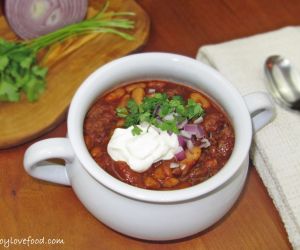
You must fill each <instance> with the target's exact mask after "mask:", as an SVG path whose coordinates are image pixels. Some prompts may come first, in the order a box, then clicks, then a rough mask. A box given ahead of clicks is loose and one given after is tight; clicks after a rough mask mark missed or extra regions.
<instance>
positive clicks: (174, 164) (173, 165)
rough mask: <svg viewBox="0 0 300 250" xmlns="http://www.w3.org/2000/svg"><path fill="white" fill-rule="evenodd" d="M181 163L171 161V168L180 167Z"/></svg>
mask: <svg viewBox="0 0 300 250" xmlns="http://www.w3.org/2000/svg"><path fill="white" fill-rule="evenodd" d="M179 166H180V165H179V163H177V162H171V163H170V168H178V167H179Z"/></svg>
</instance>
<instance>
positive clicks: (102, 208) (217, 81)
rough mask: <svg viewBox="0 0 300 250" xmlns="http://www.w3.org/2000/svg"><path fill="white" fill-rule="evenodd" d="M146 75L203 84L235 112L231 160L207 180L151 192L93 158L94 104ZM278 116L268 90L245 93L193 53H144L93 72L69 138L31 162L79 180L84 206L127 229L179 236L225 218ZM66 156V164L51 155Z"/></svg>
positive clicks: (38, 171) (42, 145) (36, 151)
mask: <svg viewBox="0 0 300 250" xmlns="http://www.w3.org/2000/svg"><path fill="white" fill-rule="evenodd" d="M143 79H163V80H168V81H173V82H180V83H185V84H188V85H191V86H193V87H196V88H199V89H201V90H202V91H204V92H205V93H207V94H208V95H209V96H211V97H213V99H215V100H216V101H217V102H218V103H219V104H220V105H221V106H222V107H223V108H224V109H225V111H226V112H227V114H228V115H229V117H230V119H231V121H232V124H233V127H234V132H235V146H234V150H233V153H232V156H231V157H230V159H229V161H228V163H227V164H226V165H225V166H224V167H223V168H222V169H221V170H220V171H219V172H218V173H217V174H216V175H215V176H213V177H211V178H210V179H208V180H207V181H205V182H203V183H201V184H198V185H195V186H193V187H189V188H186V189H181V190H175V191H152V190H145V189H140V188H137V187H133V186H130V185H128V184H125V183H123V182H121V181H119V180H117V179H115V178H114V177H112V176H110V175H109V174H108V173H106V172H105V171H104V170H102V168H101V167H99V166H98V165H97V163H96V162H95V161H94V160H93V158H92V157H91V156H90V154H89V152H88V150H87V148H86V146H85V143H84V139H83V121H84V118H85V115H86V113H87V111H88V109H89V107H90V106H91V105H92V104H93V102H94V101H95V99H96V98H97V97H98V96H99V95H100V94H101V93H103V92H104V91H107V90H108V89H110V88H113V87H114V86H116V85H119V84H123V83H126V82H132V81H137V80H143ZM273 116H274V112H273V105H272V103H271V101H270V99H269V98H268V96H267V95H266V94H264V93H260V92H257V93H252V94H249V95H247V96H244V97H242V96H241V95H240V94H239V93H238V91H237V90H236V89H235V88H234V87H233V86H232V85H231V84H230V83H229V82H228V81H227V80H226V79H224V78H223V77H222V76H221V75H220V74H219V73H218V72H217V71H215V70H214V69H212V68H210V67H209V66H207V65H204V64H202V63H201V62H199V61H196V60H194V59H192V58H188V57H185V56H181V55H176V54H168V53H141V54H134V55H130V56H126V57H123V58H120V59H117V60H115V61H112V62H110V63H108V64H106V65H104V66H102V67H101V68H99V69H98V70H96V71H95V72H94V73H93V74H91V75H90V76H89V77H88V78H87V79H86V80H85V81H84V82H83V84H82V85H81V86H80V88H79V89H78V91H77V92H76V94H75V96H74V98H73V100H72V102H71V105H70V109H69V113H68V121H67V123H68V136H67V138H52V139H47V140H43V141H39V142H37V143H35V144H33V145H32V146H30V147H29V148H28V149H27V151H26V153H25V157H24V166H25V169H26V171H27V172H28V174H30V175H31V176H33V177H35V178H38V179H41V180H46V181H50V182H54V183H59V184H63V185H70V186H72V188H73V190H74V192H75V193H76V195H77V196H78V198H79V199H80V201H81V202H82V203H83V204H84V205H85V207H86V208H87V209H88V210H89V211H90V212H91V213H92V214H93V215H94V216H95V217H96V218H98V219H99V220H100V221H101V222H103V223H104V224H106V225H107V226H109V227H111V228H112V229H114V230H116V231H118V232H121V233H123V234H125V235H128V236H132V237H135V238H140V239H147V240H172V239H178V238H183V237H186V236H190V235H193V234H195V233H197V232H200V231H202V230H204V229H206V228H207V227H209V226H211V225H213V224H214V223H215V222H217V221H218V220H219V219H220V218H222V217H223V216H224V215H225V214H226V213H227V212H228V210H229V209H230V208H231V207H232V206H233V204H234V203H235V201H236V200H237V198H238V197H239V194H240V192H241V190H242V188H243V185H244V183H245V179H246V175H247V169H248V164H249V157H248V155H249V149H250V145H251V140H252V135H253V132H256V131H257V130H259V129H260V128H262V127H263V126H265V125H266V124H267V123H268V122H270V121H271V119H272V118H273ZM53 158H61V159H63V160H65V165H59V164H55V163H51V162H50V161H47V160H49V159H53Z"/></svg>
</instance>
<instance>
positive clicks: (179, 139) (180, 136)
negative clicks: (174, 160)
mask: <svg viewBox="0 0 300 250" xmlns="http://www.w3.org/2000/svg"><path fill="white" fill-rule="evenodd" d="M177 138H178V143H179V145H180V146H181V147H183V148H184V147H185V145H186V141H185V139H184V137H183V136H182V135H177Z"/></svg>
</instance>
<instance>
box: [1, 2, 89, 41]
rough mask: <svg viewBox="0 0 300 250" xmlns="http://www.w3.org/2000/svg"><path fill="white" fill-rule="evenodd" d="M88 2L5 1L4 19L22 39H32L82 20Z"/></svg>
mask: <svg viewBox="0 0 300 250" xmlns="http://www.w3.org/2000/svg"><path fill="white" fill-rule="evenodd" d="M87 7H88V0H6V1H5V3H4V8H5V15H6V19H7V21H8V23H9V25H10V27H11V28H12V29H13V31H14V32H15V33H16V34H17V35H18V36H19V37H21V38H22V39H32V38H36V37H39V36H41V35H44V34H47V33H50V32H52V31H55V30H57V29H59V28H62V27H64V26H66V25H69V24H72V23H76V22H80V21H82V20H83V19H84V17H85V15H86V12H87Z"/></svg>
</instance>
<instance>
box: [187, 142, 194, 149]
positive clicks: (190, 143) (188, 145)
mask: <svg viewBox="0 0 300 250" xmlns="http://www.w3.org/2000/svg"><path fill="white" fill-rule="evenodd" d="M186 147H187V148H188V149H189V150H191V149H192V148H193V147H194V143H193V142H192V141H191V140H187V142H186Z"/></svg>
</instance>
